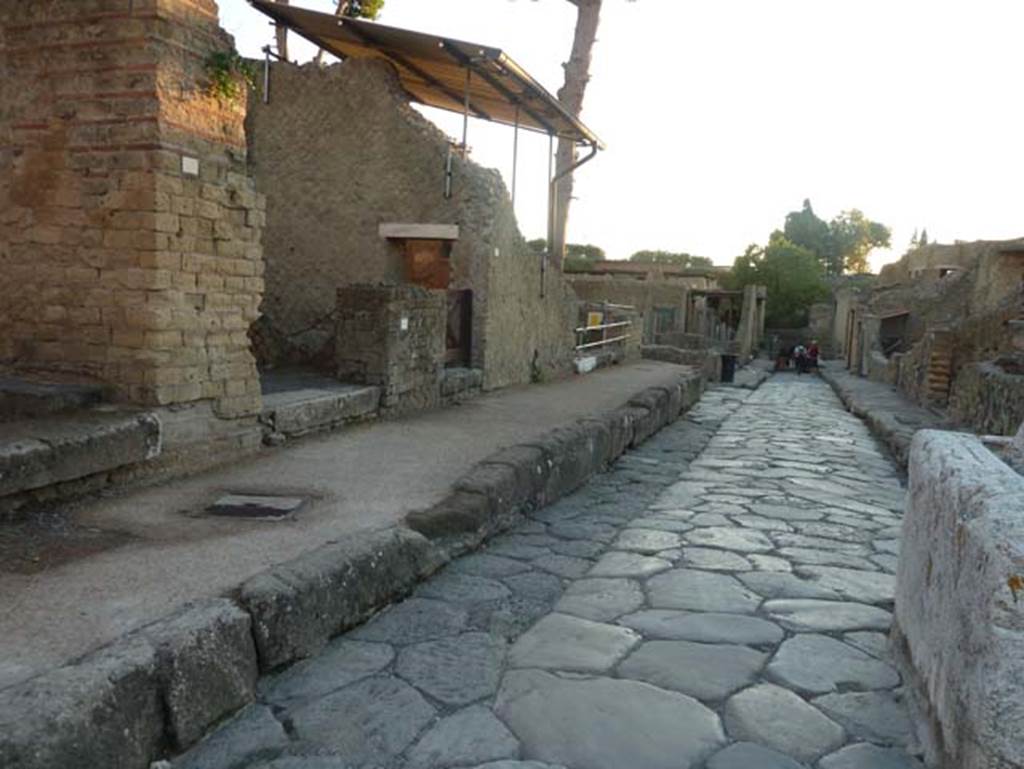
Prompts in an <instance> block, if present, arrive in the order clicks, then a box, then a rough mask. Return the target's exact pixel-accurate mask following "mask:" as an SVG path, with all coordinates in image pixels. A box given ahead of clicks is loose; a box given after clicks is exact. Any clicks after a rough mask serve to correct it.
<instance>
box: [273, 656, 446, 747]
mask: <svg viewBox="0 0 1024 769" xmlns="http://www.w3.org/2000/svg"><path fill="white" fill-rule="evenodd" d="M434 715H435V711H434V708H433V707H432V706H431V705H430V704H429V703H428V702H427V701H426V700H425V699H423V697H422V696H420V694H419V692H417V691H416V690H415V689H413V688H412V687H411V686H409V685H408V684H407V683H404V682H402V681H399V680H398V679H396V678H390V677H385V676H378V677H374V678H368V679H365V680H363V681H360V682H358V683H355V684H352V686H349V687H346V688H345V689H342V690H341V691H339V692H335V693H334V694H329V695H327V696H326V697H324V698H322V699H319V700H316V701H314V702H311V703H309V704H308V705H304V706H303V707H301V708H299V709H298V710H295V711H293V712H292V714H291V723H292V728H293V730H294V733H295V736H296V737H298V738H299V739H300V740H303V741H309V742H313V743H318V744H320V745H323V746H324V747H326V748H328V749H330V750H332V751H335V752H337V753H340V754H342V755H344V756H345V757H346V758H347V759H348V760H349V761H350V762H351V763H353V764H355V765H356V766H359V765H360V764H368V763H371V762H375V763H377V764H385V763H387V762H388V761H391V760H392V759H394V758H395V757H397V756H398V755H400V754H401V753H402V752H403V751H404V750H405V749H406V748H407V747H409V745H410V744H411V743H412V741H413V740H415V739H416V737H417V735H419V733H420V731H421V730H422V729H423V727H425V726H426V725H427V724H429V723H430V722H431V721H432V720H433V718H434Z"/></svg>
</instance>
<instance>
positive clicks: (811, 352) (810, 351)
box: [807, 339, 821, 369]
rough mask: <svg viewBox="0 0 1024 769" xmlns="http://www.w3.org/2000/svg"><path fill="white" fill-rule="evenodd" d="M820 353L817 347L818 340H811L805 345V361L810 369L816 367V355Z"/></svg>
mask: <svg viewBox="0 0 1024 769" xmlns="http://www.w3.org/2000/svg"><path fill="white" fill-rule="evenodd" d="M819 355H821V350H819V349H818V341H817V340H816V339H815V340H812V341H811V343H810V344H809V345H808V346H807V362H808V364H809V365H810V367H811V368H812V369H817V368H818V356H819Z"/></svg>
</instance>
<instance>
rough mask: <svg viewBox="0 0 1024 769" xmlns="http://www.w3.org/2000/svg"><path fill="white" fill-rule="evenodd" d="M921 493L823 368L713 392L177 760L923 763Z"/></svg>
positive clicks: (904, 768)
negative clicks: (914, 722)
mask: <svg viewBox="0 0 1024 769" xmlns="http://www.w3.org/2000/svg"><path fill="white" fill-rule="evenodd" d="M903 496H904V491H903V488H902V487H901V485H900V481H899V474H898V471H897V469H896V468H895V467H894V466H893V464H892V463H891V461H890V460H889V459H888V458H887V457H886V456H885V454H884V452H883V451H882V450H881V448H880V447H879V445H878V444H877V443H876V441H875V440H874V439H873V438H872V437H871V435H870V434H869V432H868V431H867V429H866V428H865V427H864V425H863V424H861V423H860V421H859V420H857V419H856V418H854V417H852V416H850V415H848V414H847V413H846V412H845V411H843V409H842V407H841V405H840V403H839V401H838V400H837V399H836V397H835V396H834V395H833V394H832V392H831V391H830V390H829V389H828V387H827V386H826V385H825V384H824V383H823V382H822V381H821V380H819V379H817V378H809V377H808V378H801V379H797V378H796V377H784V376H777V377H774V378H773V379H771V380H770V381H769V382H768V383H767V384H765V385H764V386H762V387H761V388H760V389H759V390H757V391H755V392H753V393H750V392H748V391H745V390H742V389H726V388H721V389H717V390H714V391H712V392H709V393H707V394H705V396H704V398H703V399H702V401H701V403H700V404H699V405H698V406H697V407H696V408H695V409H693V410H692V411H691V412H690V413H689V414H688V415H687V416H686V418H685V419H682V420H680V421H679V422H677V423H676V424H675V425H674V426H671V427H669V428H666V429H664V430H663V431H662V432H661V433H659V434H658V435H657V436H655V437H654V438H652V439H651V440H650V441H648V442H647V443H646V444H645V445H644V446H643V447H641V448H639V449H638V450H636V451H634V452H630V453H629V454H628V455H626V456H625V457H624V458H623V459H622V460H620V461H619V462H618V463H617V464H616V466H615V467H614V469H613V470H612V471H611V472H610V473H607V474H605V475H603V476H599V477H598V478H596V479H595V480H594V481H592V482H591V483H590V484H589V485H588V486H587V487H585V488H584V489H583V490H581V491H580V492H578V493H576V494H574V495H572V496H570V497H567V498H565V499H563V500H561V501H560V502H558V503H556V504H555V505H552V506H551V507H548V508H546V509H543V510H539V511H537V512H536V513H534V514H532V515H531V516H530V517H529V519H528V521H527V522H526V523H524V524H522V525H521V526H519V527H518V528H517V529H516V530H513V531H511V532H509V533H507V534H505V535H502V536H500V537H497V538H495V539H493V540H492V541H491V542H490V544H489V546H488V548H487V549H486V550H485V551H482V552H479V553H476V554H472V555H469V556H465V557H462V558H460V559H457V560H456V561H453V562H452V563H451V564H449V565H448V566H447V567H446V568H445V569H444V570H443V571H442V572H440V573H439V574H438V575H436V576H435V577H433V578H432V579H430V580H429V581H427V582H425V583H424V584H422V585H421V586H420V587H419V588H418V589H417V591H416V592H415V594H414V596H413V597H412V598H410V599H408V600H406V601H404V602H402V603H399V604H397V605H394V606H392V607H391V608H390V609H388V610H386V611H384V612H383V613H381V614H379V615H378V616H377V617H375V618H374V619H373V620H371V621H370V622H368V623H367V624H365V625H364V626H362V627H360V628H358V629H356V630H355V631H353V632H350V633H348V634H346V635H344V636H341V637H339V638H338V639H336V640H335V641H334V642H332V644H331V645H330V646H329V647H328V649H327V650H326V651H325V653H324V654H323V655H321V656H319V657H317V658H314V659H310V660H307V661H305V662H302V663H299V664H298V665H295V666H293V667H291V668H288V669H286V670H284V671H282V672H280V673H278V674H276V675H274V676H271V677H267V678H264V679H263V680H262V681H261V682H260V686H259V697H258V702H257V704H255V705H253V706H251V707H250V708H248V709H247V710H246V711H244V712H243V713H241V714H240V715H239V716H238V717H236V718H235V719H234V720H233V721H231V722H230V723H228V724H226V725H225V726H224V727H223V728H222V729H220V730H219V731H217V732H215V733H214V734H213V735H212V736H210V737H209V738H207V739H206V740H205V741H203V742H202V743H200V744H199V745H197V746H196V747H195V748H193V749H192V750H191V751H190V752H189V753H186V754H185V755H183V756H181V757H179V758H178V759H177V760H175V761H174V763H173V766H174V769H343V768H344V769H354V768H355V767H363V768H368V767H386V768H387V769H450V768H454V767H476V769H485V768H486V769H557V768H559V767H565V768H566V769H626V768H627V767H628V769H687V768H690V769H800V767H816V768H817V769H917V768H918V767H920V764H919V763H918V761H917V760H916V759H915V758H913V757H911V755H910V754H911V753H912V752H913V751H914V746H912V745H908V743H909V741H910V737H909V734H910V729H909V724H908V721H907V716H906V713H905V710H904V705H903V703H902V701H901V697H902V694H901V689H900V685H901V681H900V677H899V674H898V673H897V671H896V670H895V669H894V668H893V667H892V666H891V665H890V662H889V654H888V649H887V640H886V635H885V634H886V632H887V630H888V628H889V625H890V621H891V615H890V610H891V607H892V601H893V576H892V572H893V570H894V568H895V563H896V553H897V552H898V550H899V535H900V511H901V509H902V504H903Z"/></svg>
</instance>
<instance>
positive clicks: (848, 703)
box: [814, 692, 911, 745]
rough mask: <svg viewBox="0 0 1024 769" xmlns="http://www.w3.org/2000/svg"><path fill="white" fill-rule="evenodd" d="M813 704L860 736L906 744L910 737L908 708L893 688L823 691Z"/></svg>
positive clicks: (854, 734)
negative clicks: (875, 690)
mask: <svg viewBox="0 0 1024 769" xmlns="http://www.w3.org/2000/svg"><path fill="white" fill-rule="evenodd" d="M814 704H815V706H816V707H818V708H820V709H821V710H822V711H824V712H825V713H827V714H828V715H829V716H830V717H831V718H833V719H835V720H836V721H838V722H839V723H840V724H842V725H843V726H844V727H846V731H847V732H849V733H850V734H851V735H853V736H854V737H858V738H860V739H862V740H868V741H870V742H880V743H883V744H888V745H905V744H907V742H908V740H909V739H910V730H911V725H910V719H909V717H908V715H907V708H906V706H905V705H904V703H903V702H901V701H900V700H899V699H897V698H896V695H895V694H894V693H893V692H849V693H846V694H826V695H825V696H824V697H818V698H817V699H815V700H814Z"/></svg>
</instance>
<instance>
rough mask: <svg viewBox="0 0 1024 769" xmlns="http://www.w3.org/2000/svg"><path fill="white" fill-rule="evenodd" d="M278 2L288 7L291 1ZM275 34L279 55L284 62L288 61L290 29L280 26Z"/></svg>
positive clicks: (279, 0)
mask: <svg viewBox="0 0 1024 769" xmlns="http://www.w3.org/2000/svg"><path fill="white" fill-rule="evenodd" d="M276 2H278V3H280V4H281V5H288V3H289V2H290V0H276ZM274 34H276V35H277V55H278V56H280V57H281V58H282V59H283V60H284V61H288V27H285V26H283V25H281V24H278V25H277V29H275V30H274Z"/></svg>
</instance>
